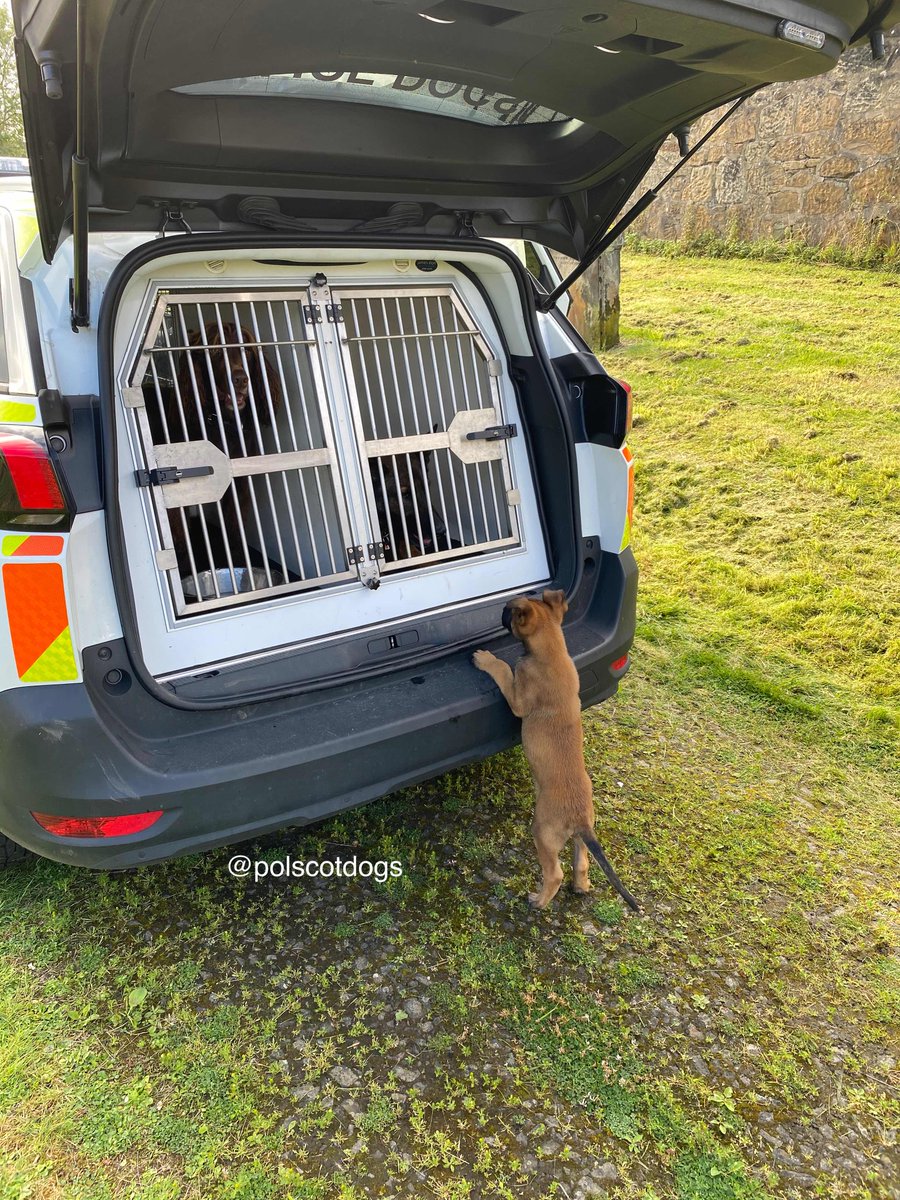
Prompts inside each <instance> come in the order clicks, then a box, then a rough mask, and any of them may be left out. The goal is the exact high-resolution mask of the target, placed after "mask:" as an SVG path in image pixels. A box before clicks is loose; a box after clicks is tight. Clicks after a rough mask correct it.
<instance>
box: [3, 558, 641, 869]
mask: <svg viewBox="0 0 900 1200" xmlns="http://www.w3.org/2000/svg"><path fill="white" fill-rule="evenodd" d="M594 575H595V578H594V579H592V580H591V583H590V586H588V587H585V586H584V584H583V585H582V588H580V589H579V596H578V597H577V598H575V602H574V603H573V605H572V608H571V610H570V617H569V618H568V619H567V621H566V636H567V641H568V644H569V649H570V651H571V653H572V656H573V658H574V659H575V662H576V665H577V666H578V670H579V674H580V677H581V684H582V702H583V704H584V705H585V706H587V705H590V704H595V703H597V702H598V701H600V700H603V699H605V698H606V697H607V696H610V695H612V694H613V692H615V690H616V688H617V687H618V679H619V678H620V677H621V675H622V674H624V670H625V669H627V668H625V669H623V670H620V671H618V672H613V671H612V670H611V664H612V663H613V662H615V661H616V660H617V659H620V658H621V657H622V656H623V655H624V654H625V653H626V652H627V650H628V648H629V647H630V645H631V641H632V638H633V635H634V616H635V603H636V592H637V568H636V566H635V563H634V559H633V557H632V555H631V553H630V551H626V552H625V553H624V554H622V555H612V554H603V555H600V556H599V558H598V561H597V564H596V568H595V571H594ZM584 583H587V580H586V579H585V580H584ZM579 601H580V603H579ZM498 617H499V613H498ZM489 644H490V646H491V649H492V650H494V651H495V653H497V654H499V655H500V656H501V657H503V658H507V659H508V660H509V661H510V662H512V661H514V660H515V659H516V658H517V657H518V655H519V653H520V649H519V647H518V646H517V645H516V644H515V643H513V642H512V639H509V638H503V639H499V640H498V641H497V642H496V643H495V642H493V641H490V642H489ZM116 649H117V653H116V657H118V648H116ZM470 657H471V655H470V652H469V651H466V652H465V653H461V654H456V655H452V656H449V657H447V658H445V659H441V660H439V661H437V662H434V663H430V664H428V665H426V666H421V667H418V668H407V669H398V670H397V672H396V673H394V674H391V675H387V676H381V677H380V678H377V679H372V680H368V681H363V682H357V683H353V684H348V685H345V686H342V687H335V688H332V689H329V690H328V691H323V692H317V693H312V694H309V695H306V696H301V697H293V698H288V699H284V700H281V701H272V702H268V703H265V704H258V705H253V706H245V707H243V708H235V709H228V710H216V711H200V712H185V711H182V710H178V709H175V708H171V707H169V706H167V705H165V704H163V703H160V702H159V701H158V700H156V699H155V698H154V697H152V696H150V695H149V694H148V693H147V692H146V691H145V690H144V689H143V688H142V687H141V686H140V684H138V683H137V682H132V684H131V686H130V687H129V688H128V690H126V691H117V692H104V690H103V689H102V688H98V687H96V685H92V683H91V680H90V673H87V675H86V678H87V682H86V683H84V684H82V683H78V684H60V685H47V686H45V687H28V688H16V689H13V690H11V691H7V692H2V693H0V763H2V764H3V772H2V781H0V831H2V832H3V833H5V834H6V835H7V836H8V837H10V838H12V839H13V840H14V841H16V842H19V843H20V844H21V845H23V846H27V847H28V848H29V849H30V850H33V851H34V852H35V853H37V854H41V855H44V856H46V857H47V858H52V859H56V860H57V861H59V862H65V863H69V864H72V865H76V866H85V867H95V868H115V867H126V866H136V865H140V864H144V863H152V862H157V861H159V860H161V859H165V858H170V857H173V856H175V855H179V854H187V853H193V852H196V851H200V850H205V849H209V848H210V847H213V846H220V845H226V844H228V843H233V842H239V841H243V840H246V839H248V838H251V837H255V836H258V835H261V834H263V833H267V832H270V831H272V830H276V829H280V828H283V827H286V826H290V825H306V824H309V823H310V822H313V821H318V820H321V819H322V818H324V817H327V816H329V815H330V814H332V813H334V812H337V811H339V810H341V809H345V808H351V807H354V806H356V805H359V804H363V803H366V802H367V801H369V800H374V799H376V798H377V797H379V796H383V795H386V794H387V793H389V792H392V791H395V790H396V789H397V788H401V787H405V786H408V785H410V784H412V783H417V782H421V781H422V780H425V779H429V778H432V777H434V776H436V775H439V774H441V773H443V772H444V771H447V770H449V769H451V768H453V767H456V766H459V765H461V764H463V763H466V762H470V761H473V760H476V759H480V758H484V757H486V756H487V755H490V754H494V753H496V752H497V751H499V750H502V749H505V748H506V747H508V746H511V745H513V744H514V743H515V742H516V741H517V740H518V737H519V722H518V720H516V719H515V718H514V717H513V716H512V714H511V713H510V711H509V708H508V707H507V705H506V702H505V701H504V700H503V698H502V697H501V695H500V693H499V692H498V690H497V688H496V687H495V685H494V684H493V682H492V681H491V680H490V679H489V678H488V677H487V676H486V675H484V674H482V673H481V672H479V671H476V670H475V668H474V667H473V666H472V665H471V662H470ZM150 809H163V810H164V815H163V817H162V818H161V819H160V820H159V821H158V822H157V823H156V824H155V825H153V826H151V828H150V829H148V830H146V831H145V832H144V833H140V834H136V835H132V836H129V837H124V838H108V839H103V840H95V839H74V838H59V837H55V836H53V835H51V834H49V833H47V832H46V831H45V830H44V829H43V828H41V826H39V825H38V824H37V822H36V821H35V820H34V818H33V817H32V816H31V812H32V811H37V812H47V813H53V814H58V815H63V816H107V815H119V814H123V813H135V812H144V811H147V810H150Z"/></svg>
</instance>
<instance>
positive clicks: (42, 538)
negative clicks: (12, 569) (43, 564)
mask: <svg viewBox="0 0 900 1200" xmlns="http://www.w3.org/2000/svg"><path fill="white" fill-rule="evenodd" d="M64 545H65V542H64V541H63V539H62V538H61V537H55V536H53V535H52V534H50V535H44V534H40V533H32V534H30V535H28V534H9V535H8V536H7V537H5V538H4V539H3V541H2V542H0V554H4V555H6V557H7V558H12V557H13V556H15V557H16V558H53V557H55V556H56V555H57V554H62V552H63V546H64Z"/></svg>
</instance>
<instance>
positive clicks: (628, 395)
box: [617, 379, 634, 434]
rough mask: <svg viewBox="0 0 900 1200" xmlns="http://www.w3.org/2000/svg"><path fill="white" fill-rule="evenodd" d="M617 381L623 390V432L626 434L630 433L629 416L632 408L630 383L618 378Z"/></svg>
mask: <svg viewBox="0 0 900 1200" xmlns="http://www.w3.org/2000/svg"><path fill="white" fill-rule="evenodd" d="M617 382H618V383H619V385H620V386H621V387H622V388H624V390H625V432H626V434H628V433H631V418H632V412H633V408H634V405H633V403H632V399H631V384H630V383H626V382H625V380H624V379H619V380H618V381H617Z"/></svg>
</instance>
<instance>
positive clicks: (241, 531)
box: [148, 321, 282, 577]
mask: <svg viewBox="0 0 900 1200" xmlns="http://www.w3.org/2000/svg"><path fill="white" fill-rule="evenodd" d="M254 340H255V339H254V337H253V335H252V334H251V333H250V332H249V331H248V330H247V329H245V328H244V327H243V326H240V327H238V326H237V325H236V324H234V323H227V324H225V323H223V324H222V325H221V326H220V325H219V323H218V322H216V321H213V322H210V323H209V324H208V325H207V326H206V327H205V329H203V330H202V331H201V330H199V329H198V330H195V331H194V332H193V333H192V334H191V335H190V338H189V345H190V347H191V349H189V350H185V351H184V352H183V353H182V358H181V363H180V366H179V368H178V373H177V376H176V378H175V380H174V381H173V382H174V386H172V387H170V388H169V389H168V390H167V396H166V399H165V416H166V424H167V426H168V440H169V441H172V442H180V441H208V442H211V443H212V444H213V445H214V446H216V447H218V449H219V450H222V451H223V452H224V453H225V454H227V455H228V457H229V458H244V457H252V456H254V455H258V454H263V453H264V452H265V448H264V446H263V444H262V434H263V432H264V431H265V430H266V429H269V428H270V427H271V426H272V423H273V421H274V419H275V418H276V417H277V415H278V412H279V409H280V407H281V399H282V395H281V382H280V380H279V376H278V372H277V371H276V370H275V368H274V367H273V366H272V364H271V363H270V362H269V361H268V359H267V358H266V356H265V355H264V354H263V353H262V351H261V350H260V349H259V348H258V347H257V346H255V345H254V344H253V343H254ZM148 411H149V406H148ZM153 440H154V442H156V443H157V444H159V443H160V442H165V441H166V437H165V435H164V432H163V431H162V426H161V422H160V421H154V422H153ZM251 487H252V484H251V483H250V481H249V480H248V479H246V478H243V479H236V480H235V481H234V487H233V488H229V490H228V491H227V492H226V493H225V495H224V496H223V497H222V499H221V501H220V507H221V521H220V519H219V510H218V509H217V508H216V506H215V505H206V506H204V509H205V516H206V522H205V525H206V529H205V531H204V528H203V522H202V521H201V519H200V517H199V515H197V514H195V513H193V512H191V511H189V512H187V513H186V514H185V515H186V517H187V521H186V524H187V537H186V536H185V528H184V526H185V522H183V521H182V520H181V519H180V517H175V514H174V513H173V517H174V519H173V520H172V537H173V541H174V545H175V553H176V556H177V559H178V568H179V571H180V573H181V575H182V576H183V577H184V576H188V575H190V574H191V561H190V555H189V554H188V543H187V538H189V539H190V550H191V552H192V553H193V559H194V565H195V567H196V569H197V570H198V571H202V570H205V569H215V568H216V567H226V566H228V565H229V560H230V563H231V565H234V566H248V565H250V564H249V563H248V561H247V560H248V558H252V557H254V556H253V554H252V551H251V552H249V553H248V551H247V550H245V541H247V540H249V539H247V537H246V532H245V531H246V530H247V528H248V522H251V524H250V528H251V529H253V528H254V525H253V524H252V517H251V514H252V493H251V490H250V489H251ZM207 540H208V542H209V545H208V546H207ZM254 540H259V534H257V535H256V538H255V539H254ZM210 559H211V560H212V561H210Z"/></svg>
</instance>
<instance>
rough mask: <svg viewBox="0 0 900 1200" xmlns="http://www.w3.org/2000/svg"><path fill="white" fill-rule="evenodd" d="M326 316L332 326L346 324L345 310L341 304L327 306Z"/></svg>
mask: <svg viewBox="0 0 900 1200" xmlns="http://www.w3.org/2000/svg"><path fill="white" fill-rule="evenodd" d="M325 316H326V317H327V318H328V320H329V321H330V322H331V324H332V325H343V323H344V313H343V309H342V308H341V306H340V305H339V304H326V305H325Z"/></svg>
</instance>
